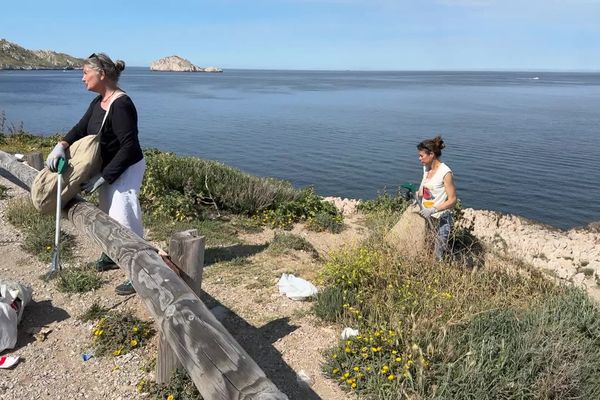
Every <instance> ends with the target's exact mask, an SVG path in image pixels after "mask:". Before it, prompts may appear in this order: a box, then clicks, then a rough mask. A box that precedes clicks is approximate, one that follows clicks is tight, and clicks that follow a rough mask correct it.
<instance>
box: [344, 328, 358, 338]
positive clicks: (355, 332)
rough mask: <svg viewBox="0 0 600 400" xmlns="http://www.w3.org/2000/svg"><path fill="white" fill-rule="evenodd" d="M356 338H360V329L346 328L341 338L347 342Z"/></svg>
mask: <svg viewBox="0 0 600 400" xmlns="http://www.w3.org/2000/svg"><path fill="white" fill-rule="evenodd" d="M354 336H358V329H352V328H344V330H343V331H342V334H341V335H340V338H342V340H346V339H349V338H351V337H354Z"/></svg>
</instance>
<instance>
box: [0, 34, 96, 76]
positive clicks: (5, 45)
mask: <svg viewBox="0 0 600 400" xmlns="http://www.w3.org/2000/svg"><path fill="white" fill-rule="evenodd" d="M83 61H84V60H83V59H81V58H77V57H73V56H70V55H68V54H65V53H57V52H55V51H50V50H28V49H25V48H23V47H21V46H19V45H18V44H15V43H12V42H9V41H8V40H6V39H0V70H2V69H10V70H15V69H16V70H36V69H79V68H82V67H83Z"/></svg>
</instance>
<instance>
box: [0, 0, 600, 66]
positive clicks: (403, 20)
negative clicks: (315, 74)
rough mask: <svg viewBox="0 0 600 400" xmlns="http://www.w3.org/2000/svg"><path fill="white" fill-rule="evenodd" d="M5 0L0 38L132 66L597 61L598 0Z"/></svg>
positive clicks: (0, 16)
mask: <svg viewBox="0 0 600 400" xmlns="http://www.w3.org/2000/svg"><path fill="white" fill-rule="evenodd" d="M2 3H3V4H2V5H1V7H0V38H4V39H7V40H8V41H11V42H14V43H17V44H19V45H21V46H23V47H25V48H28V49H32V50H33V49H45V50H55V51H60V52H64V53H67V54H70V55H74V56H77V57H87V56H88V55H89V54H91V53H93V52H100V51H103V52H106V53H107V54H109V55H110V56H111V57H112V58H113V59H122V60H125V61H126V63H127V65H129V66H148V65H149V64H150V63H151V62H152V61H154V60H156V59H159V58H162V57H166V56H170V55H179V56H181V57H184V58H186V59H188V60H190V61H191V62H192V63H194V64H196V65H198V66H202V67H206V66H217V67H221V68H224V69H226V68H252V69H327V70H537V71H543V70H558V71H563V70H567V71H574V70H575V71H600V0H518V1H515V0H497V1H496V0H412V1H409V0H406V1H405V0H395V1H393V0H212V1H201V0H198V1H192V0H172V1H170V0H163V1H154V0H146V1H138V0H119V1H113V0H84V1H63V0H52V1H39V0H35V1H32V0H19V1H6V0H5V1H3V2H2Z"/></svg>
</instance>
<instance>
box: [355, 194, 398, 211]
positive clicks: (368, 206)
mask: <svg viewBox="0 0 600 400" xmlns="http://www.w3.org/2000/svg"><path fill="white" fill-rule="evenodd" d="M408 204H409V201H408V200H407V199H406V198H405V197H404V196H403V195H402V193H400V191H398V193H396V194H395V195H391V194H389V193H388V192H387V191H386V190H385V189H384V190H383V191H381V192H378V193H377V196H376V197H375V198H374V199H372V200H365V201H361V202H360V203H359V204H358V206H357V208H358V210H360V211H363V212H365V213H402V212H403V211H404V210H405V209H406V207H407V206H408Z"/></svg>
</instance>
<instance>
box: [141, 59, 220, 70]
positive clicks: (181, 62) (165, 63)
mask: <svg viewBox="0 0 600 400" xmlns="http://www.w3.org/2000/svg"><path fill="white" fill-rule="evenodd" d="M150 70H151V71H176V72H223V70H222V69H221V68H217V67H198V66H197V65H194V64H192V63H191V62H190V61H188V60H186V59H185V58H182V57H179V56H169V57H164V58H161V59H158V60H156V61H154V62H153V63H152V64H150Z"/></svg>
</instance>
